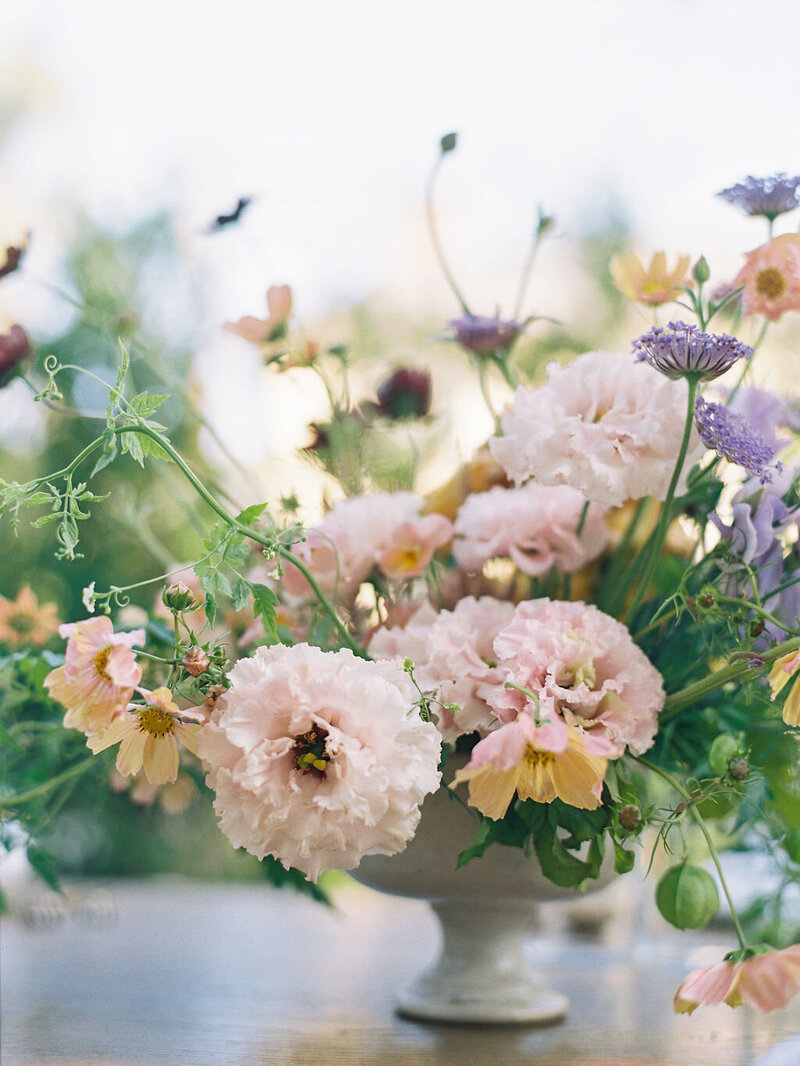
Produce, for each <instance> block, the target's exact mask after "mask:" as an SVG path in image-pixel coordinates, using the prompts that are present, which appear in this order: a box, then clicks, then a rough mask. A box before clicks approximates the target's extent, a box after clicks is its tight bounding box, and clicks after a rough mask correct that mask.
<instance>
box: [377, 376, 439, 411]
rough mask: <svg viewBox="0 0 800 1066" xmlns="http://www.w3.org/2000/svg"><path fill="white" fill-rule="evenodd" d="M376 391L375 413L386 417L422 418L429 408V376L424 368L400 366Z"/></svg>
mask: <svg viewBox="0 0 800 1066" xmlns="http://www.w3.org/2000/svg"><path fill="white" fill-rule="evenodd" d="M377 392H378V406H377V413H378V414H381V415H384V416H385V417H387V418H394V419H398V420H399V419H402V418H423V417H424V416H425V415H427V414H428V412H429V411H430V409H431V378H430V374H428V373H427V371H425V370H411V369H410V368H408V367H400V368H399V369H398V370H395V372H394V373H393V374H391V375H390V376H389V377H388V378H384V380H383V381H382V382H381V383H380V385H378V389H377Z"/></svg>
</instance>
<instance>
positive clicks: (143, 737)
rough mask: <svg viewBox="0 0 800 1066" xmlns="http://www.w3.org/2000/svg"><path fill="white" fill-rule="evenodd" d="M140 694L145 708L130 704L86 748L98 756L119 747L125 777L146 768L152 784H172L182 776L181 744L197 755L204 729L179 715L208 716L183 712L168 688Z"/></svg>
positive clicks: (87, 742) (121, 766)
mask: <svg viewBox="0 0 800 1066" xmlns="http://www.w3.org/2000/svg"><path fill="white" fill-rule="evenodd" d="M137 691H138V692H139V693H140V694H141V695H142V696H144V699H145V705H144V707H141V706H140V705H139V704H135V703H131V704H129V705H128V709H127V710H125V711H122V712H121V713H120V714H118V715H117V716H116V717H115V718H114V720H113V721H112V722H111V723H110V724H109V725H108V726H107V727H106V728H105V729H104V730H103V731H102V732H100V733H96V734H94V735H93V736H90V737H89V739H88V740H87V741H86V745H87V747H89V748H91V750H92V751H93V752H94V754H95V755H96V754H97V753H98V752H99V751H105V750H106V748H110V747H111V746H112V745H113V744H119V752H118V753H117V769H118V770H119V772H120V773H121V774H122V775H123V776H125V777H127V776H130V775H132V774H136V773H138V772H139V771H140V770H141V769H144V773H145V777H146V778H147V780H148V781H149V782H150V784H151V785H167V784H171V783H172V782H173V781H175V780H176V779H177V777H178V765H179V762H180V756H179V754H178V741H180V742H181V744H182V745H183V746H184V748H187V749H188V750H189V751H191V752H192V753H193V754H194V753H195V752H196V750H197V733H198V731H199V729H200V726H199V725H198V724H197V723H191V724H187V723H186V722H182V721H180V717H179V716H182V717H184V718H186V717H191V718H200V719H205V715H204V714H201V713H198V712H197V711H190V710H183V711H179V710H178V706H177V704H176V703H175V702H174V701H173V699H172V693H171V692H170V690H169V689H168V688H157V689H154V690H153V691H152V692H150V691H149V690H148V689H146V688H140V689H137Z"/></svg>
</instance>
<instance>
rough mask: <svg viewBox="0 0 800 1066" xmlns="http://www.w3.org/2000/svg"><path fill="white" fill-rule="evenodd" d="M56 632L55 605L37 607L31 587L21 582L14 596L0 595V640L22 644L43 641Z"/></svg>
mask: <svg viewBox="0 0 800 1066" xmlns="http://www.w3.org/2000/svg"><path fill="white" fill-rule="evenodd" d="M57 632H58V607H57V606H56V605H55V604H54V603H45V604H43V605H42V606H41V607H40V606H39V603H38V600H37V599H36V597H35V596H34V594H33V592H32V591H31V588H30V585H23V586H22V588H21V589H20V590H19V592H18V593H17V598H16V600H7V599H6V598H5V596H0V642H4V643H6V644H13V645H14V646H15V647H19V646H21V645H23V644H35V645H37V646H39V645H41V644H46V643H47V641H48V640H49V639H50V637H52V636H53V635H54V634H55V633H57Z"/></svg>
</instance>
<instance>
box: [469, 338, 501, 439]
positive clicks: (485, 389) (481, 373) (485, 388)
mask: <svg viewBox="0 0 800 1066" xmlns="http://www.w3.org/2000/svg"><path fill="white" fill-rule="evenodd" d="M475 364H476V366H477V370H478V383H479V385H480V387H481V396H483V401H484V403H485V404H486V406H487V408H488V409H489V414H490V415H491V416H492V418H493V419H494V430H495V433H499V432H500V429H501V425H500V415H498V413H497V411H495V409H494V405H493V404H492V398H491V396H490V395H489V382H488V380H487V377H486V368H487V365H488V364H487V362H486V360H485V359H481V357H480V356H478V357H477V358H476V360H475Z"/></svg>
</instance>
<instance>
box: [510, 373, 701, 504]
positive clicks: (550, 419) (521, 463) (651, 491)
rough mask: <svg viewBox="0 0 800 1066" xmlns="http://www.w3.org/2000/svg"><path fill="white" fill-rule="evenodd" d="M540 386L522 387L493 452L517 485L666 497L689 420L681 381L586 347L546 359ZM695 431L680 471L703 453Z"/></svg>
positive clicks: (593, 494)
mask: <svg viewBox="0 0 800 1066" xmlns="http://www.w3.org/2000/svg"><path fill="white" fill-rule="evenodd" d="M547 375H548V380H547V382H546V384H544V385H543V386H542V387H541V388H539V389H535V390H530V389H527V388H525V387H524V386H520V387H519V388H518V389H517V391H516V393H515V395H514V403H513V405H512V407H511V408H510V409H509V410H508V411H506V413H505V414H504V415H503V420H502V427H503V436H502V437H494V438H492V440H491V442H490V447H491V450H492V454H493V455H494V457H495V458H496V459H497V461H498V462H499V463H500V464H501V466H502V467H503V468H504V469H505V470H506V472H507V473H508V475H509V477H510V478H512V480H513V481H515V482H516V483H517V484H518V485H519V484H522V483H523V482H525V481H527V480H528V479H529V478H534V479H535V480H537V481H539V482H541V483H542V484H544V485H571V486H572V487H573V488H575V489H578V490H580V491H581V492H582V493H583V494H584V495H585V496H586V497H587V499H589V500H592V501H593V502H596V503H601V504H605V505H607V506H609V507H618V506H620V505H621V504H623V503H624V502H625V501H626V500H639V499H642V498H643V497H645V496H653V497H655V499H657V500H663V499H665V498H666V495H667V489H668V487H669V482H670V479H671V477H672V472H673V470H674V467H675V458H676V456H677V454H678V451H679V449H680V442H681V437H682V435H683V428H684V424H685V421H686V405H687V392H686V382H685V381H670V380H665V379H664V378H663V377H662V376H661V375H659V374H658V373H657V372H656V371H654V370H653V369H652V368H651V367H649V366H647V365H645V364H642V363H638V364H636V363H632V362H631V360H630V359H629V358H628V357H627V356H620V355H611V354H609V353H607V352H587V353H586V354H584V355H580V356H578V358H577V359H575V360H574V362H572V363H570V364H569V365H568V366H560V365H559V364H557V363H551V364H550V365H549V366H548V368H547ZM703 450H704V449H703V445H702V443H701V442H700V439H699V437H698V435H697V432H696V431H695V430H693V431H692V437H691V438H690V444H689V451H688V455H687V462H686V464H685V467H684V474H682V476H681V481H680V482H679V485H678V489H677V491H678V492H682V491H683V489H684V488H685V484H686V474H685V471H687V470H689V469H690V468H691V466H692V464H693V463H694V462H695V461H696V460H697V459H699V458H700V456H701V455H702V454H703Z"/></svg>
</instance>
